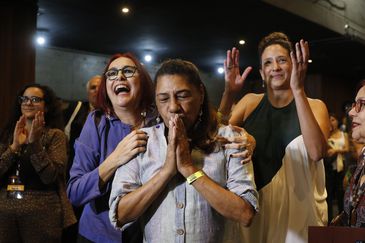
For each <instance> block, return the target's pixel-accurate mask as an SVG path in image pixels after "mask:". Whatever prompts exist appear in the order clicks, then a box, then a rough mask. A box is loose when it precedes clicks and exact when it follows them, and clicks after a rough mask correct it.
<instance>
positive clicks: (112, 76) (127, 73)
mask: <svg viewBox="0 0 365 243" xmlns="http://www.w3.org/2000/svg"><path fill="white" fill-rule="evenodd" d="M136 71H137V67H134V66H124V67H123V68H120V69H117V68H112V69H110V70H108V71H107V72H106V73H105V77H106V78H107V79H108V80H116V79H117V78H118V74H119V72H122V75H123V77H124V78H131V77H133V76H134V74H135V73H136Z"/></svg>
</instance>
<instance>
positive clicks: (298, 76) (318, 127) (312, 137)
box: [290, 40, 330, 161]
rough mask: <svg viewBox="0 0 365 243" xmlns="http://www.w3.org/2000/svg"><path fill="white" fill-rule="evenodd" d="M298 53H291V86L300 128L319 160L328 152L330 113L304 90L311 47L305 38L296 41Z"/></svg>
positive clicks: (311, 151)
mask: <svg viewBox="0 0 365 243" xmlns="http://www.w3.org/2000/svg"><path fill="white" fill-rule="evenodd" d="M295 48H296V54H294V53H293V52H292V53H290V56H291V60H292V63H293V70H292V74H291V79H290V87H291V90H292V92H293V96H294V99H295V105H296V108H297V112H298V118H299V123H300V129H301V132H302V135H303V140H304V144H305V147H306V148H307V151H308V154H309V157H310V158H311V159H312V160H314V161H318V160H320V159H322V158H323V157H324V156H325V155H326V152H327V138H328V136H329V131H330V128H329V124H330V123H329V115H328V111H327V108H326V106H325V104H324V103H323V102H322V101H320V100H311V102H310V103H309V101H308V98H307V96H306V94H305V91H304V80H305V75H306V72H307V66H308V59H309V47H308V42H305V41H303V40H301V41H300V43H296V45H295Z"/></svg>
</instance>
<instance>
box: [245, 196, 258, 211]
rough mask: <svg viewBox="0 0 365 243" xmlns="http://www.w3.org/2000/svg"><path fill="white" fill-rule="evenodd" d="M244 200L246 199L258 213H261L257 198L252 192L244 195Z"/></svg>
mask: <svg viewBox="0 0 365 243" xmlns="http://www.w3.org/2000/svg"><path fill="white" fill-rule="evenodd" d="M243 199H245V200H246V201H247V202H248V203H249V204H251V206H252V207H253V208H254V209H255V211H256V213H258V212H259V204H258V200H257V197H256V196H255V195H254V194H253V193H252V192H251V191H248V192H246V193H245V194H244V195H243Z"/></svg>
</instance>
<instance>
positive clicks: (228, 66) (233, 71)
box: [224, 47, 252, 93]
mask: <svg viewBox="0 0 365 243" xmlns="http://www.w3.org/2000/svg"><path fill="white" fill-rule="evenodd" d="M239 56H240V53H239V50H238V49H237V48H235V47H233V48H232V51H230V50H228V51H227V57H226V60H224V72H225V75H224V79H225V91H228V92H233V93H236V92H239V91H240V90H241V89H242V87H243V84H244V82H245V80H246V78H247V76H248V74H249V73H250V72H251V70H252V67H247V68H246V69H245V71H244V72H243V73H242V75H241V74H240V68H239Z"/></svg>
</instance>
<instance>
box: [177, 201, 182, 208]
mask: <svg viewBox="0 0 365 243" xmlns="http://www.w3.org/2000/svg"><path fill="white" fill-rule="evenodd" d="M176 206H177V208H184V203H181V202H179V203H177V204H176Z"/></svg>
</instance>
